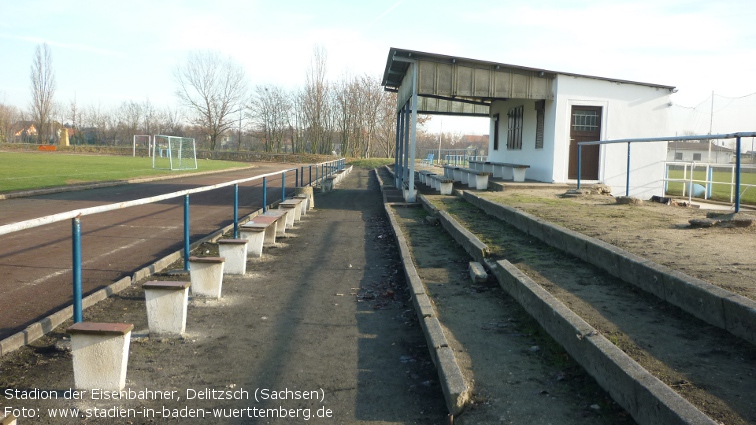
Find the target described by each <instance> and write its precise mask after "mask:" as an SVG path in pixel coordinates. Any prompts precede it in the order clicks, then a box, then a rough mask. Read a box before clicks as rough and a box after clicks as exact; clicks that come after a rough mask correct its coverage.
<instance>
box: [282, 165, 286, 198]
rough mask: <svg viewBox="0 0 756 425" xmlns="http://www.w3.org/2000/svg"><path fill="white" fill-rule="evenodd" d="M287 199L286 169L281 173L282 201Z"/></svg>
mask: <svg viewBox="0 0 756 425" xmlns="http://www.w3.org/2000/svg"><path fill="white" fill-rule="evenodd" d="M285 200H286V171H284V172H282V173H281V202H283V201H285Z"/></svg>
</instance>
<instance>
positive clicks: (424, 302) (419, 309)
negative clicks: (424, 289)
mask: <svg viewBox="0 0 756 425" xmlns="http://www.w3.org/2000/svg"><path fill="white" fill-rule="evenodd" d="M412 303H413V304H414V305H415V312H416V313H417V317H418V318H419V319H420V320H421V321H422V320H423V319H425V318H426V317H432V316H435V315H436V312H435V310H433V304H431V300H430V298H428V295H426V294H425V293H422V294H415V296H413V297H412Z"/></svg>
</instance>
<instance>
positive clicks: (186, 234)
mask: <svg viewBox="0 0 756 425" xmlns="http://www.w3.org/2000/svg"><path fill="white" fill-rule="evenodd" d="M184 270H186V271H189V195H184Z"/></svg>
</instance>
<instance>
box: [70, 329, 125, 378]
mask: <svg viewBox="0 0 756 425" xmlns="http://www.w3.org/2000/svg"><path fill="white" fill-rule="evenodd" d="M132 329H134V325H131V324H126V323H94V322H79V323H76V324H74V325H73V326H71V327H69V328H68V330H67V332H68V333H69V334H70V335H71V353H72V356H73V370H74V383H75V386H76V388H78V389H89V390H91V389H94V388H100V389H104V390H115V391H120V390H122V389H123V388H124V387H125V386H126V368H127V364H128V358H129V343H130V340H131V330H132Z"/></svg>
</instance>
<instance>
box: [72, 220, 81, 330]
mask: <svg viewBox="0 0 756 425" xmlns="http://www.w3.org/2000/svg"><path fill="white" fill-rule="evenodd" d="M71 233H72V237H71V240H72V248H73V268H72V271H73V320H74V323H79V322H81V321H82V320H83V319H82V314H81V297H82V290H81V219H80V218H79V217H76V218H73V219H71Z"/></svg>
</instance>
